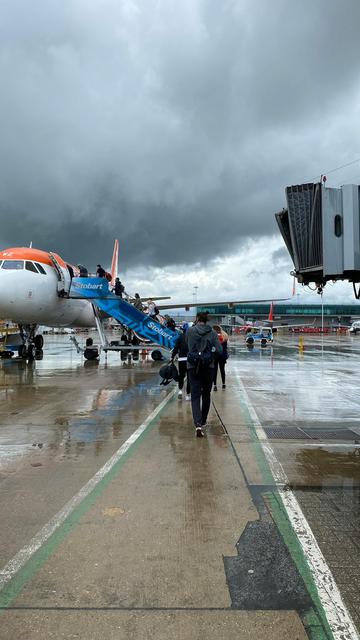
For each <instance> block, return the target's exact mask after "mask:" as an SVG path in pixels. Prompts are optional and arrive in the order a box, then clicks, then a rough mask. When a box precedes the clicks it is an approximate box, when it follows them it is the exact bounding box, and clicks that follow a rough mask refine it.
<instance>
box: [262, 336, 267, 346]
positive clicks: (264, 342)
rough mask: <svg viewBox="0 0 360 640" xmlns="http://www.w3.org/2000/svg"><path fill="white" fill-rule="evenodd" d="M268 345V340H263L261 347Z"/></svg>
mask: <svg viewBox="0 0 360 640" xmlns="http://www.w3.org/2000/svg"><path fill="white" fill-rule="evenodd" d="M266 345H267V340H266V338H261V346H262V347H266Z"/></svg>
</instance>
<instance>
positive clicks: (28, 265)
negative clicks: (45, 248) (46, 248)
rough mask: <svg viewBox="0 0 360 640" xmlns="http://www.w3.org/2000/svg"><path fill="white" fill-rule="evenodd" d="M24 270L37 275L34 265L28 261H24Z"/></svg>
mask: <svg viewBox="0 0 360 640" xmlns="http://www.w3.org/2000/svg"><path fill="white" fill-rule="evenodd" d="M25 269H26V270H27V271H33V272H34V273H38V270H37V268H36V267H35V265H34V264H33V263H32V262H29V260H26V262H25Z"/></svg>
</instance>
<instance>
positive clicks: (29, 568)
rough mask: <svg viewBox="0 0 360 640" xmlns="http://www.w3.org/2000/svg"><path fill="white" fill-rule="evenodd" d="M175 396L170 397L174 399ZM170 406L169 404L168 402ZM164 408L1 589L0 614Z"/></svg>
mask: <svg viewBox="0 0 360 640" xmlns="http://www.w3.org/2000/svg"><path fill="white" fill-rule="evenodd" d="M172 400H173V398H172V399H171V400H170V402H171V401H172ZM165 406H167V405H165ZM165 406H164V407H163V408H162V409H161V411H160V412H159V413H158V414H157V415H156V416H155V417H154V418H153V420H152V421H151V422H149V424H148V426H147V427H146V429H145V430H144V431H143V433H142V434H141V435H140V436H139V437H138V438H137V440H136V441H135V442H134V443H133V444H132V445H131V447H129V449H128V450H127V451H126V452H125V453H124V455H123V456H122V457H121V458H120V459H119V460H118V461H117V462H116V463H115V464H114V466H113V467H112V468H111V470H110V471H109V472H108V473H107V474H106V475H105V476H104V477H103V478H102V480H101V481H100V482H99V484H97V485H96V486H95V487H94V489H93V490H92V492H91V493H89V495H88V496H86V497H85V498H84V499H83V500H82V502H81V503H80V504H79V505H78V506H77V507H76V508H75V509H74V511H73V512H72V513H71V514H70V515H69V517H68V518H67V519H66V520H64V522H63V523H62V524H61V525H60V527H59V528H58V529H57V530H56V531H54V533H53V534H52V535H51V536H50V538H49V539H48V540H47V541H46V542H45V543H44V545H43V546H42V547H40V549H38V551H36V552H35V553H34V554H33V556H31V557H30V558H29V560H28V561H27V563H26V564H25V565H24V566H23V567H22V568H21V569H20V570H19V571H18V572H17V573H16V574H15V575H14V577H13V578H12V579H11V580H10V581H9V583H8V584H7V585H6V586H5V587H4V588H3V589H2V591H1V592H0V615H1V614H2V613H4V611H6V609H8V608H9V607H10V605H11V604H12V602H14V600H15V599H16V598H17V597H18V596H19V595H20V593H21V591H22V590H23V589H24V587H25V586H26V584H27V583H28V582H29V581H30V580H31V579H32V578H33V576H34V575H35V574H36V573H37V572H38V571H39V569H41V567H42V566H43V565H44V564H45V562H46V561H47V560H48V559H49V558H50V557H51V556H52V555H53V553H54V552H55V551H56V549H57V548H58V547H59V545H60V544H61V543H62V542H63V540H64V539H65V538H66V536H67V535H68V534H69V533H70V532H71V531H72V529H73V528H74V527H75V525H76V524H77V523H78V522H79V521H80V520H81V518H82V517H83V516H84V515H85V514H86V513H87V512H88V511H89V510H90V509H91V507H92V506H93V505H94V504H95V502H96V501H97V499H98V498H99V497H100V496H101V494H102V493H103V492H104V490H105V489H106V488H107V487H108V486H109V484H110V483H111V482H112V481H113V480H114V479H115V478H116V476H117V475H118V474H119V472H120V471H121V470H122V467H123V466H124V464H126V462H127V460H128V459H129V458H130V457H131V456H132V454H133V453H134V452H135V451H136V449H137V448H138V446H139V445H140V444H141V443H142V441H143V440H144V438H145V436H146V435H147V434H148V433H150V431H152V429H153V428H154V426H155V424H156V423H157V422H158V419H159V417H160V415H161V413H162V411H163V410H164V408H165Z"/></svg>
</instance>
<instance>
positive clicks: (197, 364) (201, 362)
mask: <svg viewBox="0 0 360 640" xmlns="http://www.w3.org/2000/svg"><path fill="white" fill-rule="evenodd" d="M213 351H214V349H213V346H212V345H211V344H210V342H209V339H208V336H206V335H205V336H202V338H201V340H200V342H198V343H197V344H195V346H194V347H193V348H192V350H191V351H189V353H188V355H187V360H188V363H189V364H191V366H192V367H194V368H195V371H196V373H199V371H200V370H203V369H208V367H210V365H211V363H212V361H213V355H214V354H213Z"/></svg>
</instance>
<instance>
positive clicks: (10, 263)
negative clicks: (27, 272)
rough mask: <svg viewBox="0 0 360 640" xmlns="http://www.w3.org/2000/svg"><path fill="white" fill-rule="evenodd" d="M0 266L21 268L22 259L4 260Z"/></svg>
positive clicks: (22, 265) (3, 267)
mask: <svg viewBox="0 0 360 640" xmlns="http://www.w3.org/2000/svg"><path fill="white" fill-rule="evenodd" d="M1 268H2V269H23V268H24V260H4V262H3V263H2V266H1Z"/></svg>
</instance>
